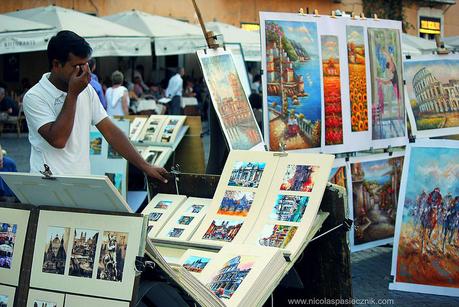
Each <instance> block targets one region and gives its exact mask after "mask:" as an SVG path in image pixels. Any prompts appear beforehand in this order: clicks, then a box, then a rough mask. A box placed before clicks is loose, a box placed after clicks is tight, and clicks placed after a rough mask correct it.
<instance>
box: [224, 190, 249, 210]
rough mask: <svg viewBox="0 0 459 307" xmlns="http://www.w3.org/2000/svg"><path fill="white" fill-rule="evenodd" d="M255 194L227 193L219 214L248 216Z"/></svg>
mask: <svg viewBox="0 0 459 307" xmlns="http://www.w3.org/2000/svg"><path fill="white" fill-rule="evenodd" d="M254 197H255V193H254V192H241V191H231V190H228V191H225V196H224V197H223V199H222V201H221V203H220V208H219V209H218V211H217V214H223V215H233V216H247V214H248V213H249V211H250V207H251V206H252V203H253V199H254Z"/></svg>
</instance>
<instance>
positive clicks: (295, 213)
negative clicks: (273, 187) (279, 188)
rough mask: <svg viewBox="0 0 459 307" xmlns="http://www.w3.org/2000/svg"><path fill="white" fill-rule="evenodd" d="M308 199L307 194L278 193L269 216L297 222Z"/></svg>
mask: <svg viewBox="0 0 459 307" xmlns="http://www.w3.org/2000/svg"><path fill="white" fill-rule="evenodd" d="M308 201H309V197H307V196H296V195H283V194H279V195H278V196H277V199H276V202H275V204H274V206H273V209H272V211H271V216H270V218H271V219H272V220H276V221H283V222H296V223H299V222H301V219H302V218H303V214H304V211H305V210H306V206H307V205H308Z"/></svg>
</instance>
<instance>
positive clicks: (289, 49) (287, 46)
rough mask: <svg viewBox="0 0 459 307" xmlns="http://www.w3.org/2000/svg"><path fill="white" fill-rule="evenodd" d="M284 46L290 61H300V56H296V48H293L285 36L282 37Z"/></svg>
mask: <svg viewBox="0 0 459 307" xmlns="http://www.w3.org/2000/svg"><path fill="white" fill-rule="evenodd" d="M282 46H283V47H284V50H285V52H287V55H288V57H289V58H290V60H292V61H293V62H294V61H297V60H298V55H297V54H296V51H295V48H293V46H292V44H291V43H290V40H289V39H287V38H286V37H285V35H284V36H282Z"/></svg>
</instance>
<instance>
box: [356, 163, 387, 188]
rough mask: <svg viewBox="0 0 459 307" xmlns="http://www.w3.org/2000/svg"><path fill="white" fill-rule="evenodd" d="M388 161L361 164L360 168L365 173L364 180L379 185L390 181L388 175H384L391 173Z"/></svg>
mask: <svg viewBox="0 0 459 307" xmlns="http://www.w3.org/2000/svg"><path fill="white" fill-rule="evenodd" d="M387 161H388V160H378V161H368V162H362V163H361V166H362V169H363V171H364V172H365V180H368V181H376V182H377V183H379V184H385V183H386V182H388V181H389V180H390V176H389V175H384V174H386V173H387V172H389V171H391V166H390V165H389V164H388V163H387Z"/></svg>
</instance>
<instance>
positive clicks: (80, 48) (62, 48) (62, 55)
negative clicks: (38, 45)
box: [48, 31, 92, 68]
mask: <svg viewBox="0 0 459 307" xmlns="http://www.w3.org/2000/svg"><path fill="white" fill-rule="evenodd" d="M70 53H72V54H74V55H75V56H77V57H80V58H86V57H89V56H90V55H91V53H92V48H91V46H89V44H88V42H87V41H86V40H85V39H84V38H82V37H81V36H79V35H78V34H76V33H74V32H72V31H60V32H58V33H57V34H56V35H55V36H53V37H51V39H50V41H49V43H48V62H49V67H50V68H51V67H52V62H53V60H58V61H59V62H61V64H62V65H64V64H65V63H66V62H67V61H68V58H69V54H70Z"/></svg>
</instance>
